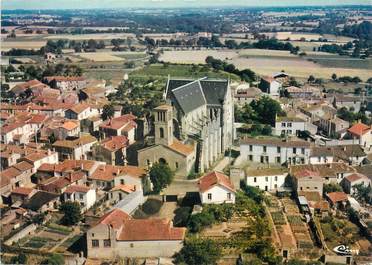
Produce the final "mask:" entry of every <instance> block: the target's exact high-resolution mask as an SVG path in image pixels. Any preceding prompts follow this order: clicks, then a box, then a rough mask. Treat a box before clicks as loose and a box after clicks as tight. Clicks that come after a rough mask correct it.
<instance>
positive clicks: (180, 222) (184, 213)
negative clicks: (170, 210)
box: [173, 206, 192, 227]
mask: <svg viewBox="0 0 372 265" xmlns="http://www.w3.org/2000/svg"><path fill="white" fill-rule="evenodd" d="M191 211H192V208H191V207H187V206H186V207H180V208H178V209H176V210H175V211H174V213H175V216H174V219H173V224H174V226H177V227H184V226H187V223H188V221H189V218H190V214H191Z"/></svg>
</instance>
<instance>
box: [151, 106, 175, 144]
mask: <svg viewBox="0 0 372 265" xmlns="http://www.w3.org/2000/svg"><path fill="white" fill-rule="evenodd" d="M154 118H155V122H154V124H155V144H162V145H171V144H172V143H173V120H172V106H170V105H161V106H159V107H156V108H155V109H154Z"/></svg>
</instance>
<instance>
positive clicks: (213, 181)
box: [199, 171, 235, 192]
mask: <svg viewBox="0 0 372 265" xmlns="http://www.w3.org/2000/svg"><path fill="white" fill-rule="evenodd" d="M215 185H221V186H224V187H225V188H227V189H229V190H231V191H234V192H235V187H234V185H233V184H232V182H231V181H230V179H229V177H228V176H226V175H224V174H222V173H220V172H217V171H213V172H211V173H208V174H206V175H204V176H203V177H201V178H200V180H199V189H200V191H201V192H205V191H207V190H209V189H210V188H212V187H213V186H215Z"/></svg>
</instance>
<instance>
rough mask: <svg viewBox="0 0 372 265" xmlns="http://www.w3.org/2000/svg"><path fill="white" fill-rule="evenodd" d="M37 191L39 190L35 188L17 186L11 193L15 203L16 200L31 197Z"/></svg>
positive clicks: (21, 200)
mask: <svg viewBox="0 0 372 265" xmlns="http://www.w3.org/2000/svg"><path fill="white" fill-rule="evenodd" d="M36 192H37V190H35V189H33V188H27V187H17V188H15V189H13V190H12V192H11V194H10V198H11V201H12V204H14V203H16V202H24V201H26V200H28V199H30V198H31V197H32V196H33V195H34V194H35V193H36Z"/></svg>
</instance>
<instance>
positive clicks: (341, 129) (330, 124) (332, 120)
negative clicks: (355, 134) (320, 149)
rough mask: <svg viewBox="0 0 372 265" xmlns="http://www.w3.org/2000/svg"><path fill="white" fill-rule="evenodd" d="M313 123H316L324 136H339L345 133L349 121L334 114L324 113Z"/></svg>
mask: <svg viewBox="0 0 372 265" xmlns="http://www.w3.org/2000/svg"><path fill="white" fill-rule="evenodd" d="M315 125H317V126H318V128H319V130H320V131H321V132H322V133H324V134H325V135H326V136H329V137H338V138H339V137H342V136H343V135H345V133H346V131H347V128H349V125H350V123H349V122H348V121H345V120H343V119H341V118H339V117H336V116H335V115H329V114H325V115H323V116H320V117H319V120H318V121H317V122H315Z"/></svg>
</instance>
